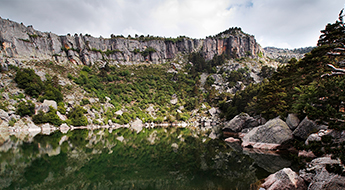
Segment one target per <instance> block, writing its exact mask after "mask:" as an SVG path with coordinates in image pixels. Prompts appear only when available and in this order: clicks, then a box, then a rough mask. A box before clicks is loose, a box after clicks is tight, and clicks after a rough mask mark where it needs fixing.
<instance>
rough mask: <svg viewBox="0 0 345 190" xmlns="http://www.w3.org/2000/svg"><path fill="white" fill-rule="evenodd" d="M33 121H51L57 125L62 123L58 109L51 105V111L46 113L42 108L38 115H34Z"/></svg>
mask: <svg viewBox="0 0 345 190" xmlns="http://www.w3.org/2000/svg"><path fill="white" fill-rule="evenodd" d="M32 121H33V122H34V123H35V124H43V123H50V124H53V125H55V126H59V125H61V124H62V121H61V119H60V118H59V116H58V115H57V114H56V110H55V109H54V108H53V107H51V106H50V107H49V111H48V112H47V113H44V112H43V111H42V110H41V111H39V113H38V114H37V115H34V116H33V117H32Z"/></svg>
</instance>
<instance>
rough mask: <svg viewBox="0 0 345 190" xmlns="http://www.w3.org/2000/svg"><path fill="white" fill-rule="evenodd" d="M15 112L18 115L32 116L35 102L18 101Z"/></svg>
mask: <svg viewBox="0 0 345 190" xmlns="http://www.w3.org/2000/svg"><path fill="white" fill-rule="evenodd" d="M16 114H18V115H20V116H22V117H23V116H26V115H28V116H32V115H34V114H35V104H34V103H32V101H30V100H28V101H27V102H20V103H19V104H18V107H17V110H16Z"/></svg>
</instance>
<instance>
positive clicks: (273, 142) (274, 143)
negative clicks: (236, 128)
mask: <svg viewBox="0 0 345 190" xmlns="http://www.w3.org/2000/svg"><path fill="white" fill-rule="evenodd" d="M292 139H293V136H292V131H291V130H290V128H289V127H288V126H287V124H286V123H285V122H284V121H283V120H281V119H279V118H275V119H272V120H269V121H268V122H267V123H266V124H265V125H261V126H258V127H255V128H253V129H252V130H251V131H249V132H248V133H247V134H246V135H245V136H244V137H243V139H242V141H243V142H242V146H243V147H250V146H252V147H253V148H260V149H277V148H284V147H283V146H282V145H285V144H286V143H287V142H289V141H290V140H292Z"/></svg>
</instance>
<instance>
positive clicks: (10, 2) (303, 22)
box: [0, 0, 344, 48]
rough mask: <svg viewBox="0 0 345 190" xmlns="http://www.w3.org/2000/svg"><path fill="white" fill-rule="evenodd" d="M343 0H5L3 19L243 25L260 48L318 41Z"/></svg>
mask: <svg viewBox="0 0 345 190" xmlns="http://www.w3.org/2000/svg"><path fill="white" fill-rule="evenodd" d="M343 5H344V2H343V0H332V1H329V0H289V1H286V0H255V1H254V0H213V1H209V0H102V1H94V0H49V1H46V0H30V1H21V0H1V1H0V13H1V15H0V16H1V17H3V18H9V19H11V20H14V21H17V22H23V23H24V24H25V25H33V26H34V28H35V29H38V30H41V31H52V32H54V33H57V34H67V33H71V34H74V33H83V34H85V33H88V34H91V35H93V36H100V35H102V36H103V37H109V36H110V34H115V35H119V34H122V35H124V36H127V35H128V34H131V35H134V34H139V35H141V34H143V35H147V34H150V35H155V36H157V35H158V36H166V37H176V36H179V35H186V36H189V37H193V38H204V37H206V36H209V35H214V34H217V33H219V32H222V31H224V30H226V29H228V28H230V27H235V26H239V27H241V28H242V30H244V32H246V33H249V34H252V35H255V36H256V39H257V40H258V42H259V43H261V44H262V46H276V47H284V48H286V47H287V48H296V47H302V46H313V45H316V43H317V40H318V36H319V34H320V32H319V31H320V30H321V29H323V28H324V27H325V25H326V24H327V23H329V22H334V21H335V20H336V19H337V16H338V13H339V11H340V9H341V8H342V7H343Z"/></svg>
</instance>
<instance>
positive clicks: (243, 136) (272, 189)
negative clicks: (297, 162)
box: [223, 113, 345, 190]
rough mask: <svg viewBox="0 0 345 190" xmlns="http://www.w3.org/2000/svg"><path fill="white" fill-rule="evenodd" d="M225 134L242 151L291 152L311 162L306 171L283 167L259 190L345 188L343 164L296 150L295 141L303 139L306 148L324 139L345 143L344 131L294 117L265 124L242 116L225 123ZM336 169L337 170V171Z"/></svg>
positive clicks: (290, 116) (260, 120)
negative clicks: (329, 138) (239, 146)
mask: <svg viewBox="0 0 345 190" xmlns="http://www.w3.org/2000/svg"><path fill="white" fill-rule="evenodd" d="M223 132H224V135H226V136H230V137H228V138H226V139H225V141H226V142H229V143H239V144H241V146H242V147H243V148H249V149H253V150H259V151H260V150H264V151H280V150H289V151H293V152H296V153H298V154H297V156H298V157H303V158H307V157H309V158H310V159H312V160H311V161H310V162H306V166H305V168H304V169H300V170H299V171H298V172H296V171H293V170H292V169H291V168H283V169H281V170H279V171H277V172H276V173H274V174H271V175H270V176H268V177H267V178H266V179H264V180H263V183H262V184H261V186H260V189H261V190H263V189H267V190H278V189H296V190H297V189H298V190H304V189H308V190H315V189H344V188H345V176H344V175H343V174H344V172H343V171H344V165H343V164H342V163H341V161H340V160H339V159H334V158H332V155H330V154H326V153H325V154H323V155H322V156H321V157H316V156H315V154H314V153H313V152H312V151H305V150H296V149H295V148H294V147H293V145H292V142H293V140H295V139H299V140H303V141H304V143H305V144H306V145H308V144H309V143H312V142H316V141H321V140H322V137H323V136H330V137H332V139H333V141H337V142H344V141H345V131H336V130H333V129H328V127H327V126H325V125H318V124H316V123H315V122H314V121H312V120H310V119H308V118H307V117H306V118H304V119H303V120H302V121H301V122H300V121H299V119H298V118H297V116H296V115H294V114H289V116H288V117H287V119H286V121H283V120H282V119H280V118H275V119H272V120H269V121H267V122H265V121H264V120H262V119H261V118H259V117H258V118H256V119H255V118H253V117H251V116H249V115H248V114H245V113H242V114H240V115H237V116H236V117H234V118H233V119H232V120H230V121H228V122H225V124H224V128H223ZM334 168H337V170H335V169H334Z"/></svg>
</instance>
